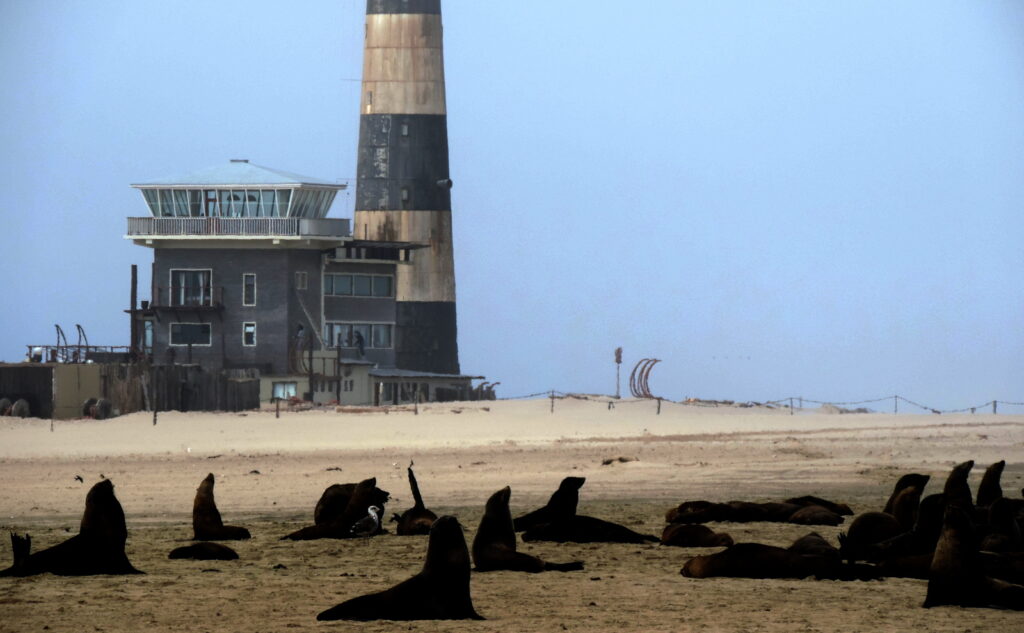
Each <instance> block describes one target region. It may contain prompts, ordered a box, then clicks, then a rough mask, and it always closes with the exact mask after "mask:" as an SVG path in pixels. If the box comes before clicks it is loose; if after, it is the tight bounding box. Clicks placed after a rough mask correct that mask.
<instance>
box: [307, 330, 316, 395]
mask: <svg viewBox="0 0 1024 633" xmlns="http://www.w3.org/2000/svg"><path fill="white" fill-rule="evenodd" d="M308 360H309V401H310V402H314V401H315V398H314V395H313V324H312V323H310V324H309V356H308Z"/></svg>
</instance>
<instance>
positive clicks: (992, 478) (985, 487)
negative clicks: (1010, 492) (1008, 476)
mask: <svg viewBox="0 0 1024 633" xmlns="http://www.w3.org/2000/svg"><path fill="white" fill-rule="evenodd" d="M1004 468H1006V460H1005V459H1003V460H1000V461H998V462H996V463H994V464H992V465H991V466H989V467H988V468H986V469H985V474H984V475H982V477H981V483H980V484H979V485H978V497H977V500H978V502H977V506H978V507H979V508H987V507H988V506H990V505H992V504H993V503H994V502H995V500H996V499H1001V498H1002V497H1003V488H1002V486H1000V485H999V480H1000V479H1001V478H1002V476H1003V469H1004Z"/></svg>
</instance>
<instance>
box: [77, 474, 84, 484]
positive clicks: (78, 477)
mask: <svg viewBox="0 0 1024 633" xmlns="http://www.w3.org/2000/svg"><path fill="white" fill-rule="evenodd" d="M75 481H77V482H80V483H83V484H84V483H85V480H84V479H82V476H81V475H75Z"/></svg>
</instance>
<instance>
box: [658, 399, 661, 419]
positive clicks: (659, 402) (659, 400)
mask: <svg viewBox="0 0 1024 633" xmlns="http://www.w3.org/2000/svg"><path fill="white" fill-rule="evenodd" d="M658 415H661V398H658Z"/></svg>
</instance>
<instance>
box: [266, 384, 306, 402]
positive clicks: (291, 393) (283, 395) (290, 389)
mask: <svg viewBox="0 0 1024 633" xmlns="http://www.w3.org/2000/svg"><path fill="white" fill-rule="evenodd" d="M273 385H274V390H273V392H272V394H273V395H272V397H273V398H276V399H281V400H286V399H288V398H296V397H298V395H299V384H298V383H296V382H275V383H273Z"/></svg>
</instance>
